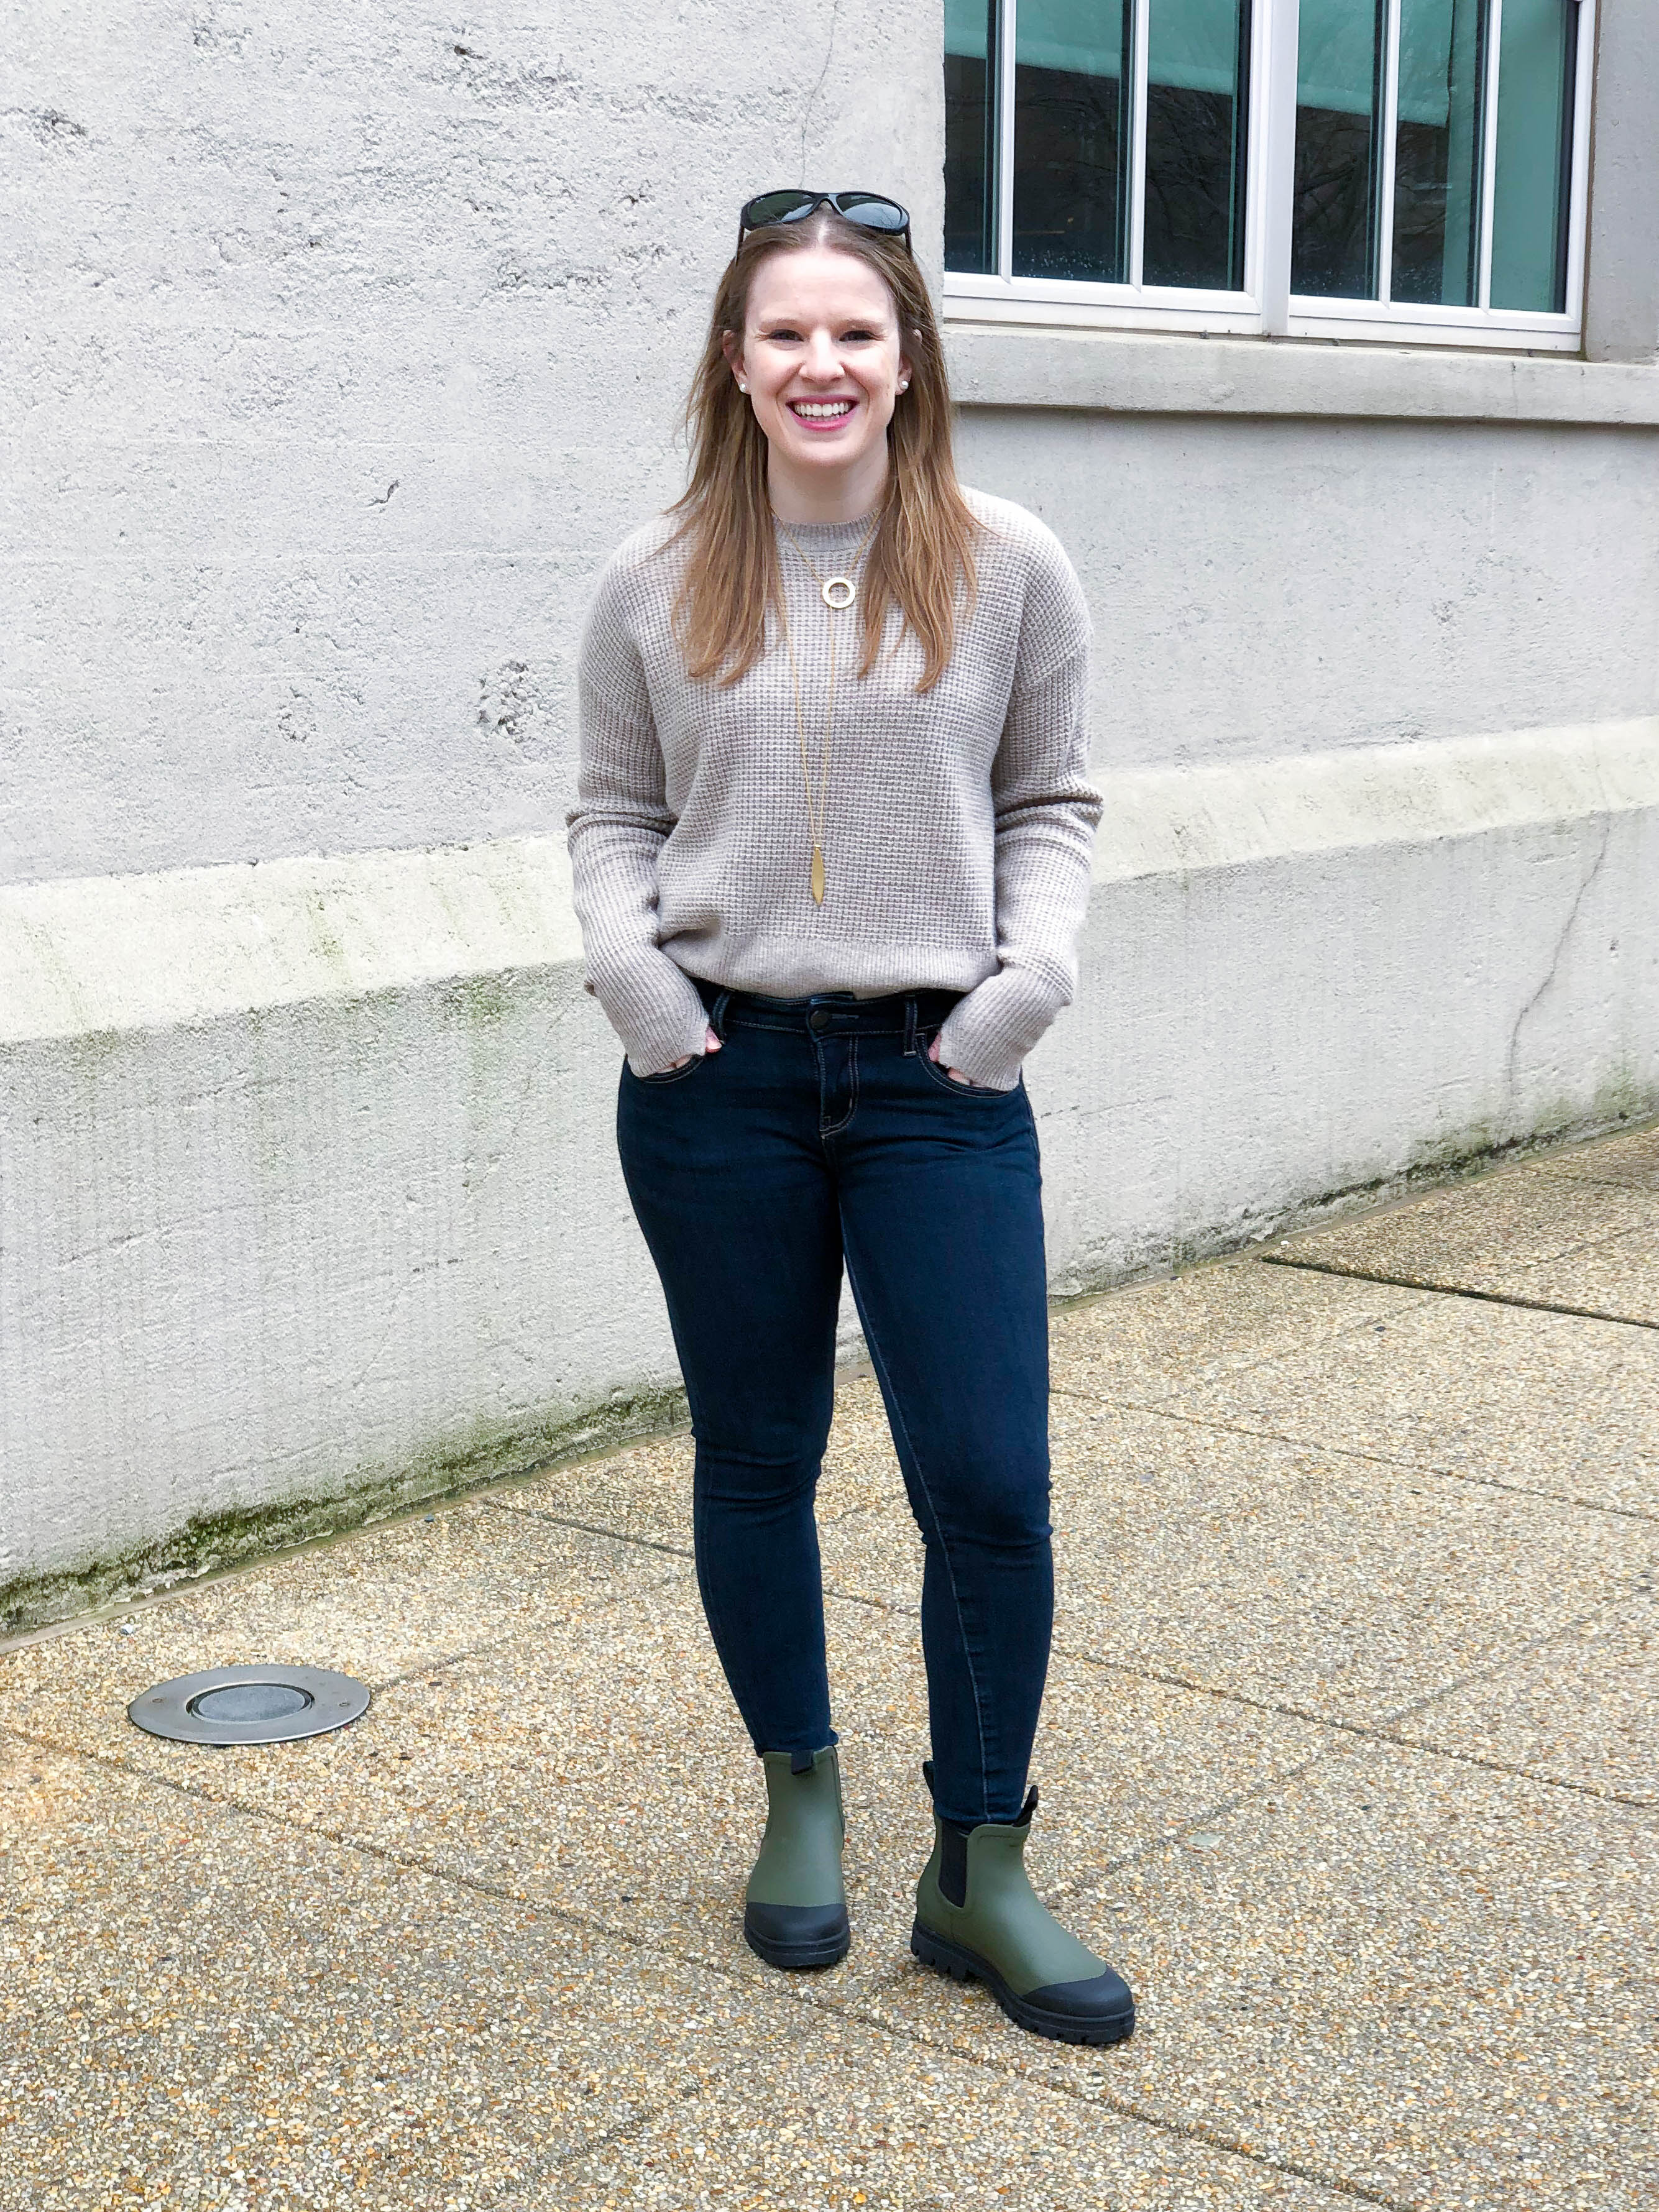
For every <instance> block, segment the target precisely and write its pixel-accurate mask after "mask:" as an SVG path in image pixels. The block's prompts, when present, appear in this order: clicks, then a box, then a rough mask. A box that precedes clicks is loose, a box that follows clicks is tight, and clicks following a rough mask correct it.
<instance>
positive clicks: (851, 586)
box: [778, 514, 881, 906]
mask: <svg viewBox="0 0 1659 2212" xmlns="http://www.w3.org/2000/svg"><path fill="white" fill-rule="evenodd" d="M880 522H881V517H880V515H879V514H878V515H877V517H876V520H875V521H874V522H872V524H871V525H870V527H869V528H868V530H866V532H865V533H864V537H863V539H862V541H861V543H860V546H859V549H858V550H857V552H856V553H854V556H853V557H852V559H851V560H850V561H849V562H848V564H847V565H848V568H849V569H850V570H851V572H852V573H851V574H847V575H838V576H820V575H819V574H818V572H817V568H814V567H813V565H812V563H811V561H810V560H808V558H807V556H806V550H805V547H804V546H803V545H802V544H801V543H800V541H799V538H797V537H796V536H795V534H794V532H793V531H792V530H791V529H790V528H789V527H788V526H787V524H786V523H783V522H779V524H778V528H779V529H780V530H781V531H782V532H783V534H784V536H785V537H786V538H787V539H788V540H789V543H790V544H792V545H793V547H794V549H795V550H796V552H797V553H799V555H800V557H801V560H802V562H803V563H804V564H805V568H806V572H807V574H809V575H810V576H811V579H812V581H813V582H814V583H815V584H816V585H817V587H818V597H819V598H820V599H822V600H823V604H824V605H825V606H826V607H828V609H829V615H830V622H829V704H828V706H827V707H826V708H825V710H824V716H823V745H822V746H821V747H820V749H819V752H818V781H817V791H816V793H815V792H814V790H813V788H812V764H811V761H810V760H809V759H808V757H807V752H806V717H805V713H804V712H803V710H802V708H801V700H800V667H799V663H798V662H797V661H796V659H795V641H794V637H793V634H792V633H791V630H790V628H789V606H788V601H787V596H786V594H785V593H784V592H783V591H782V590H781V589H780V591H779V592H778V611H779V613H780V614H781V617H782V618H783V641H784V644H785V646H786V647H787V648H788V653H789V675H790V680H791V681H792V683H793V684H794V687H795V735H796V736H797V738H799V740H800V774H801V781H802V782H803V784H805V787H806V827H807V829H808V831H809V832H810V834H811V839H812V876H811V884H812V897H813V900H814V902H816V903H817V905H819V906H822V905H823V890H824V881H823V839H824V832H825V829H826V828H827V827H828V823H829V756H830V750H831V748H832V746H833V744H834V741H835V734H836V622H835V617H836V615H838V614H844V613H845V612H846V611H847V609H848V607H850V606H851V605H853V603H854V600H855V599H857V598H858V595H859V586H858V566H859V562H860V561H861V560H862V559H863V558H864V556H865V551H866V548H867V547H868V545H869V543H870V540H871V539H872V538H873V537H874V536H875V534H876V532H877V529H878V526H879V525H880Z"/></svg>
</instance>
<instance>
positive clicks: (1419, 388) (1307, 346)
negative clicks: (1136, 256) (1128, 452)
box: [945, 320, 1659, 429]
mask: <svg viewBox="0 0 1659 2212" xmlns="http://www.w3.org/2000/svg"><path fill="white" fill-rule="evenodd" d="M945 350H946V355H947V357H948V360H949V362H950V369H951V391H952V393H953V394H954V396H955V398H956V401H957V404H958V405H959V406H963V407H1060V408H1079V409H1085V410H1102V411H1104V412H1109V413H1118V414H1150V415H1296V416H1319V415H1334V416H1376V417H1382V418H1384V419H1390V420H1401V421H1406V420H1414V421H1421V420H1442V421H1448V422H1560V423H1570V422H1583V423H1601V424H1608V423H1611V424H1620V423H1622V424H1627V425H1629V426H1630V427H1632V428H1644V429H1650V428H1654V427H1655V426H1656V425H1659V365H1656V364H1654V363H1652V362H1587V361H1580V360H1577V359H1574V358H1563V359H1556V360H1552V359H1549V358H1547V357H1545V356H1518V355H1515V354H1486V353H1479V352H1474V351H1470V352H1468V353H1461V352H1458V351H1456V350H1455V349H1450V348H1432V347H1417V348H1410V347H1405V346H1389V345H1378V344H1375V343H1371V342H1370V341H1369V340H1368V341H1366V342H1365V343H1364V344H1359V343H1352V344H1341V345H1337V344H1323V343H1317V342H1315V341H1310V340H1305V339H1303V340H1298V339H1289V338H1260V337H1250V338H1207V337H1186V336H1182V335H1168V336H1164V335H1159V336H1153V335H1151V334H1147V333H1142V332H1138V331H1075V330H1061V329H1030V328H1026V327H1024V326H1023V325H1003V324H990V323H972V322H968V321H954V320H953V321H951V322H950V323H948V324H947V325H945Z"/></svg>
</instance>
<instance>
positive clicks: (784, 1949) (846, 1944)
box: [743, 1921, 853, 1974]
mask: <svg viewBox="0 0 1659 2212" xmlns="http://www.w3.org/2000/svg"><path fill="white" fill-rule="evenodd" d="M743 1940H744V1942H745V1943H746V1944H747V1945H748V1946H749V1948H750V1950H751V1951H752V1952H753V1953H754V1954H755V1956H756V1957H757V1959H764V1960H765V1961H766V1963H767V1965H768V1966H777V1967H780V1968H781V1970H782V1972H785V1973H786V1974H791V1973H799V1972H805V1971H806V1970H808V1969H810V1968H812V1967H817V1966H836V1964H837V1963H838V1962H839V1961H840V1960H842V1959H844V1958H845V1957H846V1956H847V1954H848V1952H849V1951H850V1950H851V1949H852V1948H853V1931H852V1929H851V1928H850V1927H844V1928H842V1931H841V1933H840V1934H839V1935H838V1936H829V1937H827V1938H826V1939H825V1940H824V1941H823V1942H822V1943H774V1942H771V1941H770V1940H769V1938H768V1937H766V1936H757V1934H756V1933H755V1931H754V1929H752V1928H750V1926H749V1924H748V1923H747V1922H746V1921H745V1922H744V1930H743Z"/></svg>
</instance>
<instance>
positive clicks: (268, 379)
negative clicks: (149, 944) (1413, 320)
mask: <svg viewBox="0 0 1659 2212" xmlns="http://www.w3.org/2000/svg"><path fill="white" fill-rule="evenodd" d="M941 35H942V34H941V30H940V15H939V6H938V0H922V4H920V5H917V6H914V7H911V6H907V7H905V8H903V9H890V8H884V7H882V6H880V5H878V0H837V4H836V6H834V7H833V8H828V9H821V10H812V9H809V10H805V11H803V10H799V9H796V10H781V9H776V8H769V7H763V6H757V5H754V4H752V0H685V4H680V0H607V4H606V5H605V7H603V8H601V9H592V8H578V7H572V6H566V5H563V4H561V0H530V4H527V5H511V6H510V5H506V4H503V3H502V0H482V4H479V5H477V6H470V7H468V8H466V9H463V10H461V11H459V12H456V11H453V10H451V9H442V8H437V9H434V8H429V7H428V6H426V5H424V4H422V0H338V4H337V0H329V4H327V5H320V4H318V0H283V4H282V5H280V6H277V5H264V6H262V5H259V4H257V0H247V4H244V0H187V3H186V0H143V4H139V0H109V4H102V5H99V6H96V7H88V6H82V5H79V4H76V0H43V4H40V5H39V6H36V7H34V8H33V9H26V10H14V11H13V12H12V15H11V17H10V18H9V21H8V25H7V30H6V48H7V55H6V59H7V69H8V82H7V91H6V94H5V97H4V101H3V109H0V158H3V164H4V174H5V176H6V178H7V179H8V181H9V192H8V196H7V200H6V205H7V209H8V216H7V221H6V223H5V226H4V230H3V235H0V334H3V335H0V343H3V354H0V410H3V423H4V429H5V434H6V435H7V437H8V439H9V440H11V439H15V440H16V441H18V442H17V444H16V446H15V447H13V448H12V449H11V454H10V456H9V459H10V465H9V471H8V476H9V482H8V486H7V490H6V507H5V541H4V560H5V578H6V601H7V618H6V621H5V623H4V633H5V634H4V638H3V642H0V651H3V653H4V662H3V667H0V685H3V690H0V781H3V787H4V792H5V805H4V806H3V809H0V880H12V881H15V880H18V879H20V878H38V877H43V876H55V875H82V874H92V873H94V872H104V871H116V870H125V869H138V868H161V867H176V866H185V865H188V864H190V863H192V862H203V861H213V860H250V859H255V858H266V857H269V856H270V855H271V854H279V853H288V852H316V851H324V852H344V851H350V850H354V849H357V848H364V847H370V846H384V845H408V844H423V843H428V842H453V841H454V840H456V839H459V838H465V837H475V836H505V835H512V834H516V833H520V832H526V831H534V830H537V829H545V828H547V827H548V826H549V825H550V823H556V821H558V820H559V818H560V817H561V814H562V805H563V801H564V796H565V793H566V789H567V785H568V771H567V767H566V755H567V748H566V739H567V737H568V701H569V697H570V667H571V656H572V653H573V649H574V643H575V639H576V635H577V630H578V627H579V624H580V616H581V611H582V608H583V605H584V603H585V600H586V592H587V584H588V579H589V577H590V575H591V574H592V569H593V566H594V563H595V562H597V561H598V560H599V559H601V558H602V557H603V556H604V555H605V553H606V552H607V551H608V550H610V548H611V546H612V545H613V544H615V543H616V541H617V538H620V537H621V536H622V535H623V532H625V531H626V530H628V529H629V528H630V527H632V526H633V525H634V524H635V522H637V521H638V520H641V519H642V518H643V516H645V515H646V514H647V513H651V512H653V511H654V509H655V508H657V507H659V506H660V505H662V504H663V503H664V502H665V501H666V500H667V499H668V498H670V497H671V496H672V495H674V493H675V492H676V491H677V490H678V455H677V453H676V451H675V449H674V444H673V439H674V430H675V424H676V421H677V417H678V409H679V406H680V404H681V402H682V400H683V398H684V390H685V385H686V382H687V377H688V373H689V368H690V362H692V361H693V360H694V359H695V357H696V351H697V349H698V347H699V346H700V345H701V343H702V335H703V325H704V321H705V319H706V316H707V313H708V295H709V292H710V289H711V288H712V285H713V283H714V278H715V276H717V275H718V273H719V270H720V267H721V265H722V264H723V262H724V261H725V259H726V257H727V255H728V254H729V253H730V252H731V248H732V243H733V242H734V240H735V237H736V230H737V210H738V206H739V205H740V204H741V203H742V201H743V200H744V198H745V197H747V196H748V195H749V194H750V192H753V191H759V190H762V189H764V188H765V187H766V186H768V185H777V184H789V183H793V182H795V181H797V180H799V179H800V178H801V177H802V176H803V174H806V175H810V176H812V177H823V178H828V179H829V180H830V181H831V182H832V183H836V182H838V181H844V180H845V179H848V178H849V177H850V178H852V179H854V180H856V181H859V182H865V181H870V182H879V183H881V184H883V185H887V186H888V187H889V188H890V189H892V190H894V191H897V192H899V193H901V194H902V197H903V198H904V200H905V203H906V204H907V205H908V206H909V207H911V208H912V209H913V210H915V215H916V217H917V222H918V225H919V228H920V231H921V236H922V238H923V239H924V240H927V239H930V238H933V236H935V235H936V234H937V233H938V230H939V222H940V219H941V210H942V206H943V185H942V181H941V178H940V173H939V139H940V133H941V131H942V129H943V120H942V118H943V99H944V94H943V86H942V81H941V75H940V70H939V52H940V41H941ZM394 487H395V489H394Z"/></svg>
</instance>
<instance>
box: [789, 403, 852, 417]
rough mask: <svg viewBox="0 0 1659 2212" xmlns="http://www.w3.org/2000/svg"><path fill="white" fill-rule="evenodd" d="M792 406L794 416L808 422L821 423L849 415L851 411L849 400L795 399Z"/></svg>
mask: <svg viewBox="0 0 1659 2212" xmlns="http://www.w3.org/2000/svg"><path fill="white" fill-rule="evenodd" d="M793 404H794V410H795V412H796V414H797V415H804V416H805V417H806V419H807V421H808V422H823V421H824V420H826V419H827V418H828V417H829V416H834V415H850V414H851V413H852V411H853V403H852V401H851V400H850V399H823V400H815V399H797V400H796V401H795V402H794V403H793Z"/></svg>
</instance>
